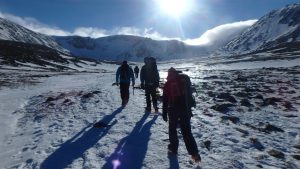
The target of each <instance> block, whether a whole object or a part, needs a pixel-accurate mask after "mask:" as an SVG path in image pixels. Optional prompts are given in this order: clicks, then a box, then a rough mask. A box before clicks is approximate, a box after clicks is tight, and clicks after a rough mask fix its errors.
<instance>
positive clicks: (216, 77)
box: [203, 76, 218, 80]
mask: <svg viewBox="0 0 300 169" xmlns="http://www.w3.org/2000/svg"><path fill="white" fill-rule="evenodd" d="M210 79H218V76H208V77H204V78H203V80H210Z"/></svg>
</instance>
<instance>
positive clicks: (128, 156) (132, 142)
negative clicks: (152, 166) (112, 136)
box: [102, 113, 158, 169]
mask: <svg viewBox="0 0 300 169" xmlns="http://www.w3.org/2000/svg"><path fill="white" fill-rule="evenodd" d="M148 116H149V113H145V114H144V115H143V117H142V118H141V119H140V120H139V121H138V122H137V123H136V126H135V127H134V129H133V130H132V132H131V133H130V134H129V135H128V136H126V137H124V138H123V139H122V140H121V141H120V143H119V144H118V146H117V148H116V149H115V151H114V153H113V154H111V156H110V157H109V158H108V159H107V161H106V163H105V164H104V166H103V167H102V169H140V168H142V166H143V161H144V158H145V156H146V152H147V148H148V141H149V139H150V135H151V132H150V129H151V126H152V125H153V124H154V123H155V120H156V119H157V117H158V116H157V115H156V116H154V117H153V119H152V120H150V121H149V122H147V123H145V121H146V120H147V117H148ZM144 123H145V124H144Z"/></svg>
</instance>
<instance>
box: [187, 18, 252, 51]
mask: <svg viewBox="0 0 300 169" xmlns="http://www.w3.org/2000/svg"><path fill="white" fill-rule="evenodd" d="M255 22H257V20H256V19H254V20H247V21H240V22H234V23H228V24H224V25H220V26H217V27H214V28H212V29H210V30H207V31H206V32H205V33H204V34H202V35H201V36H200V37H199V38H196V39H187V40H185V41H184V42H186V43H187V44H190V45H208V46H210V45H218V44H224V43H226V42H228V41H230V40H232V39H233V38H234V37H235V36H237V35H238V34H240V33H242V32H243V31H245V30H246V29H247V28H249V27H250V26H252V25H253V24H254V23H255Z"/></svg>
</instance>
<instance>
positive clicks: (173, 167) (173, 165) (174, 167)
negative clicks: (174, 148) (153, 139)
mask: <svg viewBox="0 0 300 169" xmlns="http://www.w3.org/2000/svg"><path fill="white" fill-rule="evenodd" d="M168 159H169V163H170V169H179V163H178V157H177V155H172V154H168Z"/></svg>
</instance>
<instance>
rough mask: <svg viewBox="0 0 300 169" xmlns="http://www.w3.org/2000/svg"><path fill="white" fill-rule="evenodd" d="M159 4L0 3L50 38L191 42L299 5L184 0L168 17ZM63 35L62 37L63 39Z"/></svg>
mask: <svg viewBox="0 0 300 169" xmlns="http://www.w3.org/2000/svg"><path fill="white" fill-rule="evenodd" d="M161 1H162V0H0V12H1V13H2V17H3V15H10V16H12V17H18V18H19V19H21V20H22V19H23V20H24V24H36V25H35V26H36V28H37V29H39V26H41V27H43V28H44V29H41V30H42V31H43V30H44V31H45V33H46V34H55V30H57V31H62V32H66V33H69V34H72V33H74V32H76V31H77V32H81V33H83V32H84V31H85V32H89V33H91V32H93V33H94V36H96V37H97V36H105V35H110V34H121V33H125V34H126V32H133V33H132V34H134V32H135V33H136V34H138V35H139V34H142V35H149V34H151V35H152V34H154V36H157V37H166V38H179V39H193V38H198V37H200V36H201V35H202V34H203V33H205V32H206V31H207V30H209V29H212V28H214V27H216V26H219V25H223V24H228V23H233V22H238V21H247V20H252V19H259V18H260V17H262V16H263V15H264V14H266V13H268V12H269V11H271V10H272V9H278V8H281V7H284V6H285V5H287V4H291V3H295V2H299V1H298V0H186V2H187V3H189V6H186V7H185V8H186V9H185V11H184V12H183V13H182V14H181V15H180V16H179V17H174V16H172V15H170V14H166V12H165V11H164V10H165V9H163V8H161V6H160V2H161ZM174 15H175V14H174ZM12 17H11V18H12ZM12 20H14V19H12ZM15 20H16V19H15ZM20 22H21V21H20ZM30 22H33V23H30ZM23 26H24V25H23ZM46 28H51V29H54V32H50V33H48V32H46ZM62 32H61V33H58V35H62V34H63V33H62ZM128 34H130V33H128ZM79 35H84V33H83V34H80V33H79ZM87 36H89V34H87Z"/></svg>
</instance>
